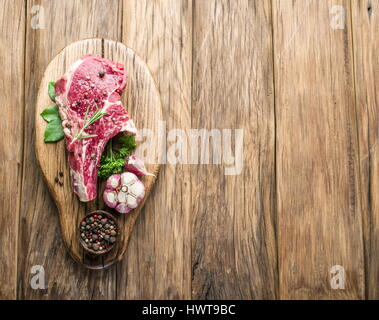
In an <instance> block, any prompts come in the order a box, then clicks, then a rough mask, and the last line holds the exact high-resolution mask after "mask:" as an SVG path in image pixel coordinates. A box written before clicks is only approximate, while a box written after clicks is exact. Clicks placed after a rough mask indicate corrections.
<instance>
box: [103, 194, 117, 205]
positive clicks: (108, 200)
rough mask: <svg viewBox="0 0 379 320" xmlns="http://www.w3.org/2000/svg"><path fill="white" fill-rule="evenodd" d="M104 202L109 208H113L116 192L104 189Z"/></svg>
mask: <svg viewBox="0 0 379 320" xmlns="http://www.w3.org/2000/svg"><path fill="white" fill-rule="evenodd" d="M104 202H105V203H106V205H107V206H108V207H110V208H115V207H116V206H117V203H118V201H117V194H116V192H114V191H112V190H109V189H106V190H105V191H104Z"/></svg>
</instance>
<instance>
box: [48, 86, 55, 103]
mask: <svg viewBox="0 0 379 320" xmlns="http://www.w3.org/2000/svg"><path fill="white" fill-rule="evenodd" d="M47 91H48V93H49V97H50V99H51V100H52V101H54V102H55V82H49V87H48V90H47Z"/></svg>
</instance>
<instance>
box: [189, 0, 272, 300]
mask: <svg viewBox="0 0 379 320" xmlns="http://www.w3.org/2000/svg"><path fill="white" fill-rule="evenodd" d="M193 28H194V39H193V41H194V47H193V49H194V52H193V55H194V60H193V83H192V85H193V94H192V103H193V105H192V127H193V128H200V129H202V128H205V129H208V130H209V129H213V128H216V129H229V128H230V129H233V130H234V129H243V130H244V149H243V160H244V163H243V170H242V172H241V174H237V175H235V176H233V175H229V176H226V175H225V173H224V169H225V167H224V165H212V164H211V165H199V166H196V167H194V168H193V170H192V175H191V186H192V200H193V201H192V298H194V299H270V298H271V299H273V298H275V297H277V291H278V288H277V263H276V240H275V234H274V222H275V221H274V220H275V219H274V215H275V211H274V210H275V202H274V200H275V143H274V139H275V128H274V125H275V121H274V84H273V82H274V81H273V63H272V61H273V60H272V54H273V51H272V25H271V6H270V1H218V0H210V1H197V2H195V8H194V27H193ZM234 135H235V133H232V136H233V139H234ZM232 141H234V140H232ZM213 143H215V140H213ZM211 144H212V143H211ZM232 146H233V148H235V146H234V143H233V144H232ZM235 152H236V153H237V152H239V151H237V148H236V150H235ZM211 163H212V162H211Z"/></svg>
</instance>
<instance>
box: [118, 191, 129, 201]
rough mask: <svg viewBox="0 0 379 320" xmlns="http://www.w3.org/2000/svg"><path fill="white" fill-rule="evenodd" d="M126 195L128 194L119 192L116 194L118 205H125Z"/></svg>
mask: <svg viewBox="0 0 379 320" xmlns="http://www.w3.org/2000/svg"><path fill="white" fill-rule="evenodd" d="M127 195H128V194H127V193H126V192H123V191H119V192H118V194H117V199H118V202H120V203H126V196H127Z"/></svg>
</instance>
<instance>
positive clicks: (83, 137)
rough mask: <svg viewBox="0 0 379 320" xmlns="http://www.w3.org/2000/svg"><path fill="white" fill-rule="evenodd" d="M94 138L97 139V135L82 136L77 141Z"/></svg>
mask: <svg viewBox="0 0 379 320" xmlns="http://www.w3.org/2000/svg"><path fill="white" fill-rule="evenodd" d="M93 137H97V134H87V135H81V136H80V137H78V138H76V139H78V140H81V139H87V138H93Z"/></svg>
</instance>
